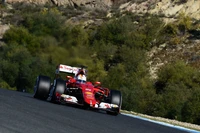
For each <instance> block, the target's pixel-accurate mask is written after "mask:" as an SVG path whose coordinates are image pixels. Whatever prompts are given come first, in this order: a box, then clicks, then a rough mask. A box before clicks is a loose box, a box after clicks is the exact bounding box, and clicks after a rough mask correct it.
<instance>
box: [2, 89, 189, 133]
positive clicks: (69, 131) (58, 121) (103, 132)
mask: <svg viewBox="0 0 200 133" xmlns="http://www.w3.org/2000/svg"><path fill="white" fill-rule="evenodd" d="M0 133H187V132H186V131H182V130H178V129H174V128H170V127H167V126H163V125H160V124H155V123H151V122H148V121H144V120H140V119H137V118H132V117H129V116H125V115H122V114H119V115H118V116H112V115H108V114H106V113H105V112H103V111H94V110H84V109H81V108H78V107H74V106H67V105H58V104H53V103H50V102H47V101H42V100H38V99H34V98H33V97H32V94H28V93H22V92H17V91H10V90H5V89H0Z"/></svg>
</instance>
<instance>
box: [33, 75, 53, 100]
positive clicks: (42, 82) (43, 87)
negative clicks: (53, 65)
mask: <svg viewBox="0 0 200 133" xmlns="http://www.w3.org/2000/svg"><path fill="white" fill-rule="evenodd" d="M50 87H51V79H50V78H49V77H47V76H41V75H40V76H38V77H37V79H36V84H35V86H34V98H38V99H43V100H46V99H47V98H48V96H49V91H50Z"/></svg>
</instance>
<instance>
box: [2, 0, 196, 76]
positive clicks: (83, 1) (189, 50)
mask: <svg viewBox="0 0 200 133" xmlns="http://www.w3.org/2000/svg"><path fill="white" fill-rule="evenodd" d="M4 1H5V2H6V3H8V4H12V3H16V2H26V3H30V4H36V5H37V4H46V3H48V4H54V5H56V6H72V7H75V8H76V7H86V8H90V9H91V8H92V9H96V8H100V9H106V11H108V15H107V16H109V15H110V14H111V13H109V9H111V8H112V6H113V5H115V6H116V3H117V4H119V1H120V2H121V4H120V5H119V7H118V9H119V10H120V11H121V12H123V11H129V12H133V13H138V14H144V13H151V14H157V15H160V16H161V17H162V18H163V20H165V22H166V23H168V22H171V21H174V20H175V19H176V17H177V16H178V15H179V14H180V13H184V14H185V15H188V16H190V17H191V18H192V19H193V23H194V22H195V23H199V28H200V21H199V19H200V0H131V1H130V0H118V1H116V0H4ZM123 1H125V2H123ZM126 1H130V2H126ZM139 1H140V2H139ZM86 14H87V13H83V16H84V18H86V16H85V15H86ZM0 15H1V17H0V39H1V38H2V35H3V34H4V32H5V31H6V30H7V29H9V25H5V24H4V25H3V24H1V19H3V17H2V16H4V13H1V14H0ZM79 17H80V18H83V17H81V16H77V17H76V18H74V17H73V18H70V19H69V20H68V21H73V20H79ZM87 18H89V19H88V20H85V23H86V24H89V23H94V22H100V21H101V20H98V21H97V19H95V18H92V19H91V17H87ZM73 23H76V22H73ZM195 32H196V35H195V36H194V35H192V34H191V35H188V36H187V37H186V38H185V39H184V40H183V41H182V42H181V44H179V45H176V46H173V47H171V46H170V47H168V45H167V43H164V44H160V46H158V47H154V48H152V50H151V51H150V52H149V53H148V56H149V66H150V73H151V75H152V78H156V72H157V70H158V69H159V68H160V67H162V66H163V65H164V64H166V63H169V62H171V61H173V60H176V59H183V60H185V62H186V63H190V64H195V65H196V66H197V67H199V66H200V63H198V62H200V53H199V50H200V29H199V30H198V29H197V30H196V31H195ZM192 36H193V37H192Z"/></svg>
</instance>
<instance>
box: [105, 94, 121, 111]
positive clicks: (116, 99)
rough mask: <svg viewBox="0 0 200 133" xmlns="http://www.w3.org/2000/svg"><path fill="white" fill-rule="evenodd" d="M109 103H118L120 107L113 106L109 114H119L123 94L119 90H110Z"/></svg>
mask: <svg viewBox="0 0 200 133" xmlns="http://www.w3.org/2000/svg"><path fill="white" fill-rule="evenodd" d="M109 103H111V104H116V105H118V108H113V109H111V111H107V113H108V114H111V115H118V114H119V112H120V109H121V105H122V95H121V92H120V91H118V90H110V95H109Z"/></svg>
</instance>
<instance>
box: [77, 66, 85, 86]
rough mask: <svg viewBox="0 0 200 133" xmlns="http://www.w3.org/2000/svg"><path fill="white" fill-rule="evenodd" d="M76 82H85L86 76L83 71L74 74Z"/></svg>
mask: <svg viewBox="0 0 200 133" xmlns="http://www.w3.org/2000/svg"><path fill="white" fill-rule="evenodd" d="M76 80H77V82H81V83H85V82H86V75H85V72H84V70H83V69H80V70H79V72H78V73H77V74H76Z"/></svg>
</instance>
